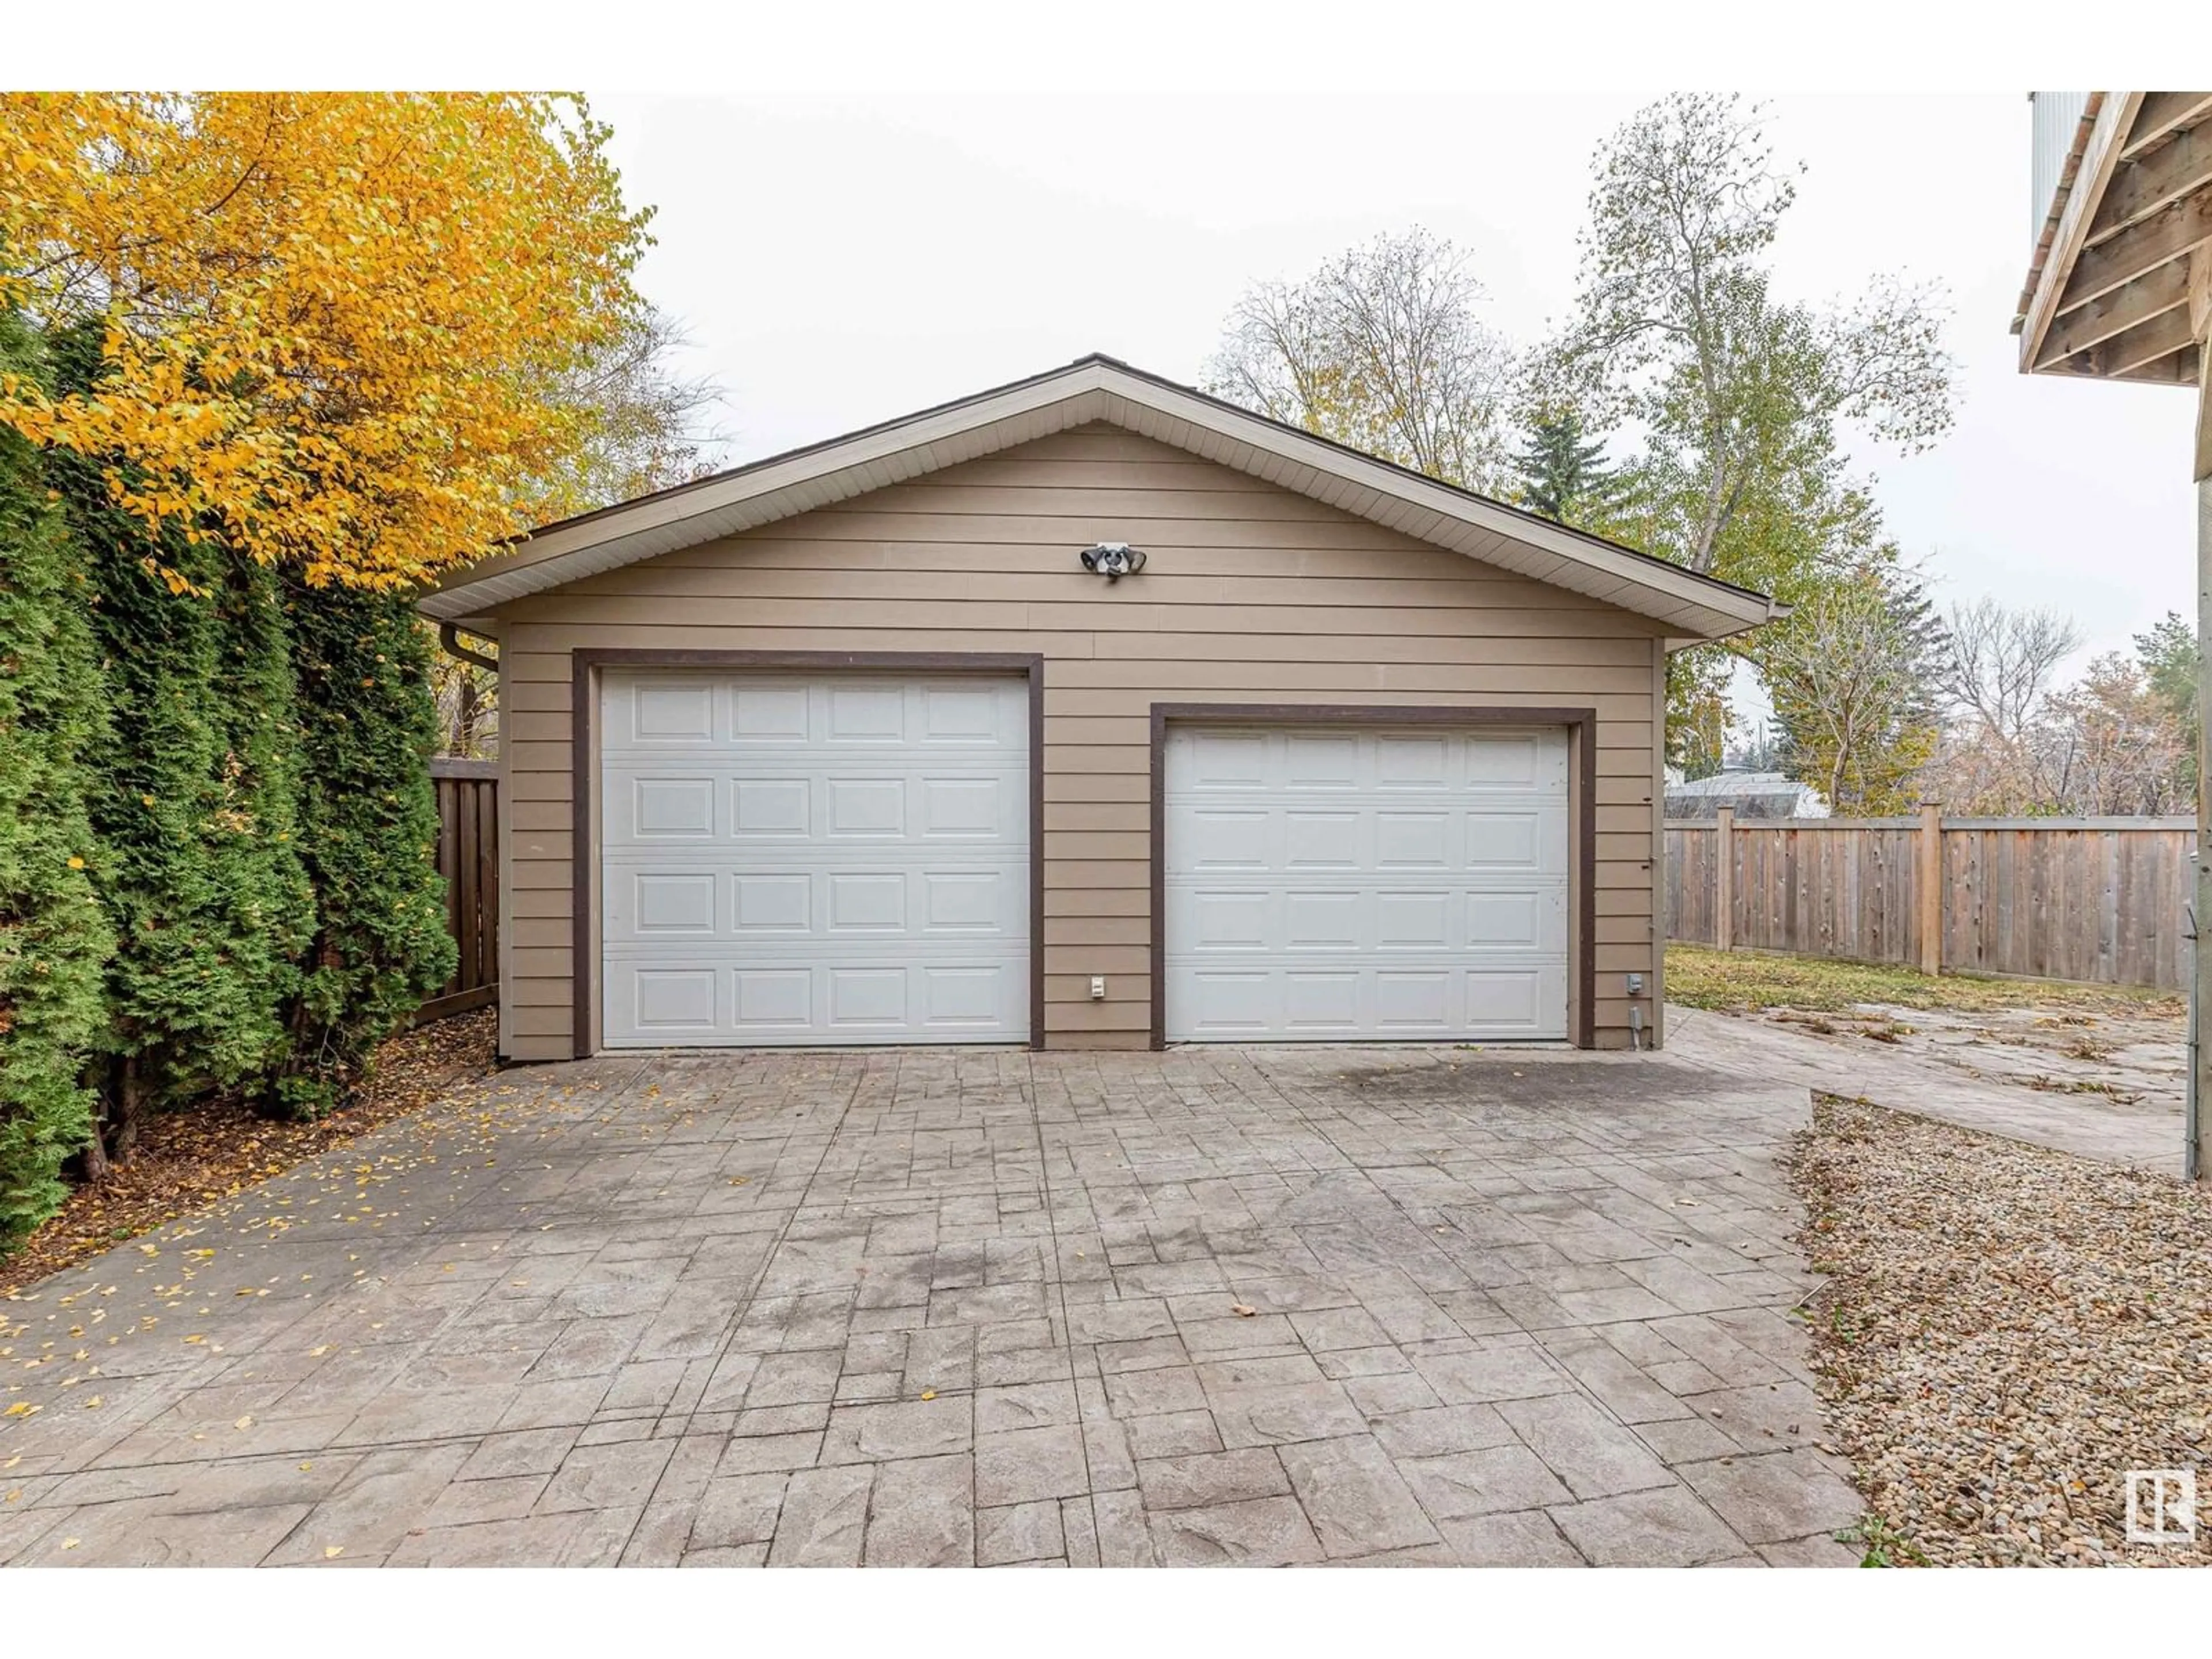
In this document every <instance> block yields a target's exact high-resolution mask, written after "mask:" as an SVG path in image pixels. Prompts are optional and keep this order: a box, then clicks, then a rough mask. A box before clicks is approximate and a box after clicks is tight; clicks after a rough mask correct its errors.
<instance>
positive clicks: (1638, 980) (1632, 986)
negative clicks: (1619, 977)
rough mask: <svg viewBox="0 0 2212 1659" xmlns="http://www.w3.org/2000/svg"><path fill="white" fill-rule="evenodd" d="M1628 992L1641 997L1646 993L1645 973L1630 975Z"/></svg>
mask: <svg viewBox="0 0 2212 1659" xmlns="http://www.w3.org/2000/svg"><path fill="white" fill-rule="evenodd" d="M1628 994H1629V995H1631V996H1632V997H1640V996H1642V995H1643V994H1644V975H1641V974H1631V975H1629V976H1628Z"/></svg>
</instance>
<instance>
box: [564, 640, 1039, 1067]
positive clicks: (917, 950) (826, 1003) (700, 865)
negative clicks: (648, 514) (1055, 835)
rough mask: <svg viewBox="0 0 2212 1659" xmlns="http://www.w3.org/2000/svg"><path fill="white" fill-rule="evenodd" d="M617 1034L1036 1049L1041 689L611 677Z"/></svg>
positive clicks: (816, 679)
mask: <svg viewBox="0 0 2212 1659" xmlns="http://www.w3.org/2000/svg"><path fill="white" fill-rule="evenodd" d="M600 695H601V711H602V721H601V725H600V727H599V730H600V732H601V739H600V776H601V779H602V781H603V787H602V790H601V792H600V795H599V799H600V801H601V802H602V803H603V805H602V807H601V814H600V846H601V849H602V856H603V863H602V866H601V875H600V939H601V941H602V949H603V957H602V960H603V972H602V977H601V981H600V982H601V985H602V987H603V995H604V998H605V1001H604V1006H603V1009H602V1019H603V1024H604V1031H603V1039H604V1041H605V1043H606V1045H607V1046H608V1047H610V1048H646V1047H654V1046H659V1045H661V1044H677V1045H684V1046H690V1045H694V1044H755V1043H762V1044H769V1043H781V1044H804V1043H823V1044H844V1043H860V1042H1019V1041H1022V1040H1024V1039H1026V1038H1027V1037H1028V1036H1029V1035H1030V977H1029V951H1030V937H1029V934H1030V799H1029V797H1030V791H1029V757H1030V738H1029V712H1030V711H1029V688H1028V686H1027V684H1025V683H1024V682H1022V681H1019V680H1008V679H981V678H973V677H969V678H952V677H944V678H938V677H915V678H907V677H892V676H888V675H881V674H848V675H843V676H836V677H831V676H820V675H811V676H801V675H769V674H762V675H729V674H723V675H714V674H676V673H666V672H644V671H639V672H621V671H609V672H607V673H606V674H605V676H604V678H603V681H602V684H601V694H600Z"/></svg>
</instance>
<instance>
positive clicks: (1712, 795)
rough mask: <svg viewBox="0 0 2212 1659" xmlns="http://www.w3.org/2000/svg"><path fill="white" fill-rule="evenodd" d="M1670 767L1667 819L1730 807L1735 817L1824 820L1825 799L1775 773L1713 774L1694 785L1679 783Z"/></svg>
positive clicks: (1715, 812) (1701, 815) (1716, 813)
mask: <svg viewBox="0 0 2212 1659" xmlns="http://www.w3.org/2000/svg"><path fill="white" fill-rule="evenodd" d="M1679 780H1680V774H1678V773H1676V772H1675V771H1674V769H1672V768H1669V769H1668V775H1667V816H1668V817H1670V818H1710V817H1717V816H1719V813H1720V810H1721V808H1722V807H1723V806H1732V807H1734V808H1735V815H1736V817H1739V818H1825V817H1827V816H1828V802H1827V799H1826V797H1825V796H1824V795H1822V794H1821V793H1820V791H1819V790H1817V789H1815V788H1814V787H1813V786H1812V785H1810V784H1808V783H1800V782H1798V781H1796V779H1795V778H1785V777H1784V776H1783V775H1782V774H1781V773H1779V772H1716V773H1715V774H1713V775H1712V776H1711V777H1709V778H1699V779H1698V780H1697V781H1694V782H1690V783H1685V782H1681V781H1679Z"/></svg>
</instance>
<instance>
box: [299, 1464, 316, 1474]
mask: <svg viewBox="0 0 2212 1659" xmlns="http://www.w3.org/2000/svg"><path fill="white" fill-rule="evenodd" d="M314 1467H315V1466H314V1465H313V1463H302V1464H301V1465H300V1472H301V1474H306V1473H307V1471H308V1470H309V1469H312V1468H314Z"/></svg>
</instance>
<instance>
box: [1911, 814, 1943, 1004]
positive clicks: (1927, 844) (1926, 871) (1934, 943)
mask: <svg viewBox="0 0 2212 1659" xmlns="http://www.w3.org/2000/svg"><path fill="white" fill-rule="evenodd" d="M1919 852H1920V869H1919V872H1918V875H1917V879H1916V881H1915V883H1914V885H1915V886H1916V887H1917V888H1918V892H1917V894H1916V895H1915V897H1917V899H1918V901H1919V911H1920V971H1921V972H1922V973H1923V974H1940V973H1942V971H1943V803H1942V802H1941V801H1934V800H1923V801H1922V802H1921V803H1920V848H1919Z"/></svg>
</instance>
